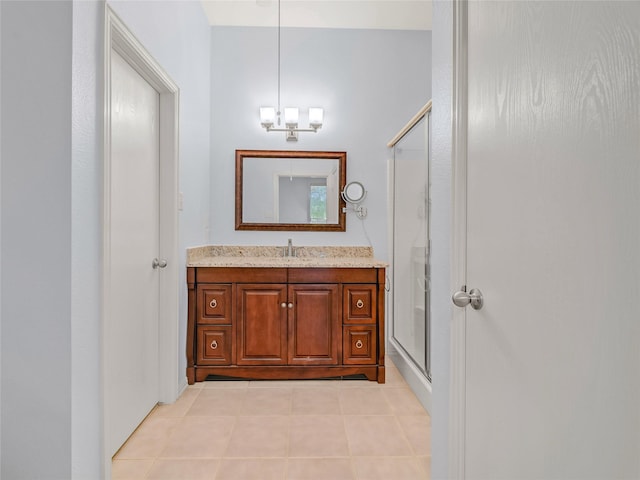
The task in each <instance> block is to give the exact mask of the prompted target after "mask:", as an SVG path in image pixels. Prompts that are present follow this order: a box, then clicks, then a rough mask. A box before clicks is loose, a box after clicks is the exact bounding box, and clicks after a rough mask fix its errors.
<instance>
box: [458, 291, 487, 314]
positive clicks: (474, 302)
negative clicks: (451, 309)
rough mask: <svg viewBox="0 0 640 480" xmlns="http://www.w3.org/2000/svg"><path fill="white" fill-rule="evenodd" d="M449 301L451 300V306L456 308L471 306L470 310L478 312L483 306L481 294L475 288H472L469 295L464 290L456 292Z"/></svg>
mask: <svg viewBox="0 0 640 480" xmlns="http://www.w3.org/2000/svg"><path fill="white" fill-rule="evenodd" d="M451 300H453V304H454V305H455V306H456V307H466V306H467V305H469V304H471V308H473V309H474V310H480V309H481V308H482V305H484V297H483V296H482V292H481V291H480V290H478V289H477V288H472V289H471V290H470V291H469V293H467V292H465V291H464V290H458V291H457V292H456V293H454V294H453V295H452V296H451Z"/></svg>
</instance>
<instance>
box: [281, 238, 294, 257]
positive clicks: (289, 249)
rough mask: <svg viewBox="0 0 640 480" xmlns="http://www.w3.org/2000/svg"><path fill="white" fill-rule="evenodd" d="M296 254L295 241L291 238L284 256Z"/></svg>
mask: <svg viewBox="0 0 640 480" xmlns="http://www.w3.org/2000/svg"><path fill="white" fill-rule="evenodd" d="M295 255H296V249H295V248H294V246H293V242H292V241H291V239H289V241H288V242H287V248H286V250H285V251H284V256H285V257H295Z"/></svg>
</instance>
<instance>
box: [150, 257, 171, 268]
mask: <svg viewBox="0 0 640 480" xmlns="http://www.w3.org/2000/svg"><path fill="white" fill-rule="evenodd" d="M151 265H153V268H158V267H160V268H164V267H166V266H167V261H166V260H158V259H157V258H154V259H153V262H152V263H151Z"/></svg>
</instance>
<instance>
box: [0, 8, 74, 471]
mask: <svg viewBox="0 0 640 480" xmlns="http://www.w3.org/2000/svg"><path fill="white" fill-rule="evenodd" d="M0 8H1V9H2V17H1V18H2V24H1V27H0V32H1V36H2V41H1V45H2V52H1V57H0V58H1V61H2V82H1V84H2V93H1V97H2V105H1V115H2V133H1V146H2V147H1V148H2V175H1V179H2V188H1V191H2V199H1V202H0V204H1V211H2V213H1V219H2V240H1V245H2V250H1V257H2V272H1V276H0V282H1V287H2V311H1V315H2V345H1V352H2V353H1V355H2V361H1V364H2V372H1V377H0V378H1V379H2V401H1V405H2V412H1V415H0V423H1V427H2V429H1V432H2V460H3V461H2V469H1V475H2V477H3V478H6V479H20V478H52V479H54V478H55V479H57V478H61V479H62V478H70V477H71V421H70V420H71V376H70V371H71V322H70V318H71V305H70V298H71V162H70V158H71V128H72V123H71V102H70V98H71V3H69V2H64V3H63V2H8V1H3V2H1V3H0ZM52 92H55V95H52V94H51V93H52Z"/></svg>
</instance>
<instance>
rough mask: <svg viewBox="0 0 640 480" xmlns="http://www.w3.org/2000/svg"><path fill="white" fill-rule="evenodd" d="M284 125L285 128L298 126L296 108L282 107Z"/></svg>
mask: <svg viewBox="0 0 640 480" xmlns="http://www.w3.org/2000/svg"><path fill="white" fill-rule="evenodd" d="M284 123H285V124H286V125H287V127H294V128H295V127H297V126H298V109H297V108H296V107H284Z"/></svg>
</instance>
